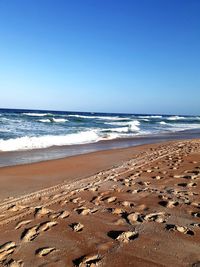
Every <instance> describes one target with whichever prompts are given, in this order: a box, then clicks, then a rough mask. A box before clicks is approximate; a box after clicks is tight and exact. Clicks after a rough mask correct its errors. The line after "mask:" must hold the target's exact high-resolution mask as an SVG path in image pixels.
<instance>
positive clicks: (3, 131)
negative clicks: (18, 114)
mask: <svg viewBox="0 0 200 267" xmlns="http://www.w3.org/2000/svg"><path fill="white" fill-rule="evenodd" d="M0 132H2V133H9V132H10V130H9V129H3V128H0Z"/></svg>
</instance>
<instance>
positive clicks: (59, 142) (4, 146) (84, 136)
mask: <svg viewBox="0 0 200 267" xmlns="http://www.w3.org/2000/svg"><path fill="white" fill-rule="evenodd" d="M100 139H101V138H100V137H99V135H98V134H97V132H96V131H94V130H91V131H85V132H79V133H73V134H68V135H45V136H39V137H28V136H24V137H19V138H15V139H8V140H0V151H18V150H21V151H22V150H32V149H41V148H48V147H52V146H64V145H75V144H86V143H94V142H98V141H99V140H100Z"/></svg>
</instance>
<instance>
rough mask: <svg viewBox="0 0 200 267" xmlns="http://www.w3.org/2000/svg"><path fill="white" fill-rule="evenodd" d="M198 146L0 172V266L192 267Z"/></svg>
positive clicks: (195, 262)
mask: <svg viewBox="0 0 200 267" xmlns="http://www.w3.org/2000/svg"><path fill="white" fill-rule="evenodd" d="M199 192H200V140H198V139H195V140H189V141H175V142H168V143H162V144H156V145H145V146H139V147H135V148H128V149H116V150H110V151H101V152H95V153H91V154H87V155H81V156H74V157H70V158H65V159H60V160H54V161H47V162H42V163H34V164H29V165H21V166H15V167H6V168H0V197H1V203H0V231H1V232H0V266H12V267H13V266H25V267H26V266H27V267H28V266H63V267H64V266H65V267H66V266H79V267H83V266H84V267H86V266H93V267H94V266H108V267H109V266H111V267H114V266H115V267H116V266H200V197H199Z"/></svg>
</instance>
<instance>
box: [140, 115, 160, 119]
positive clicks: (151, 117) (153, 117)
mask: <svg viewBox="0 0 200 267" xmlns="http://www.w3.org/2000/svg"><path fill="white" fill-rule="evenodd" d="M162 117H163V116H161V115H146V116H145V115H144V116H138V118H141V119H161V118H162Z"/></svg>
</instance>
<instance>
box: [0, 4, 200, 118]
mask: <svg viewBox="0 0 200 267" xmlns="http://www.w3.org/2000/svg"><path fill="white" fill-rule="evenodd" d="M0 107H8V108H33V109H55V110H77V111H101V112H128V113H167V114H200V1H199V0H71V1H69V0H10V1H8V0H0Z"/></svg>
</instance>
